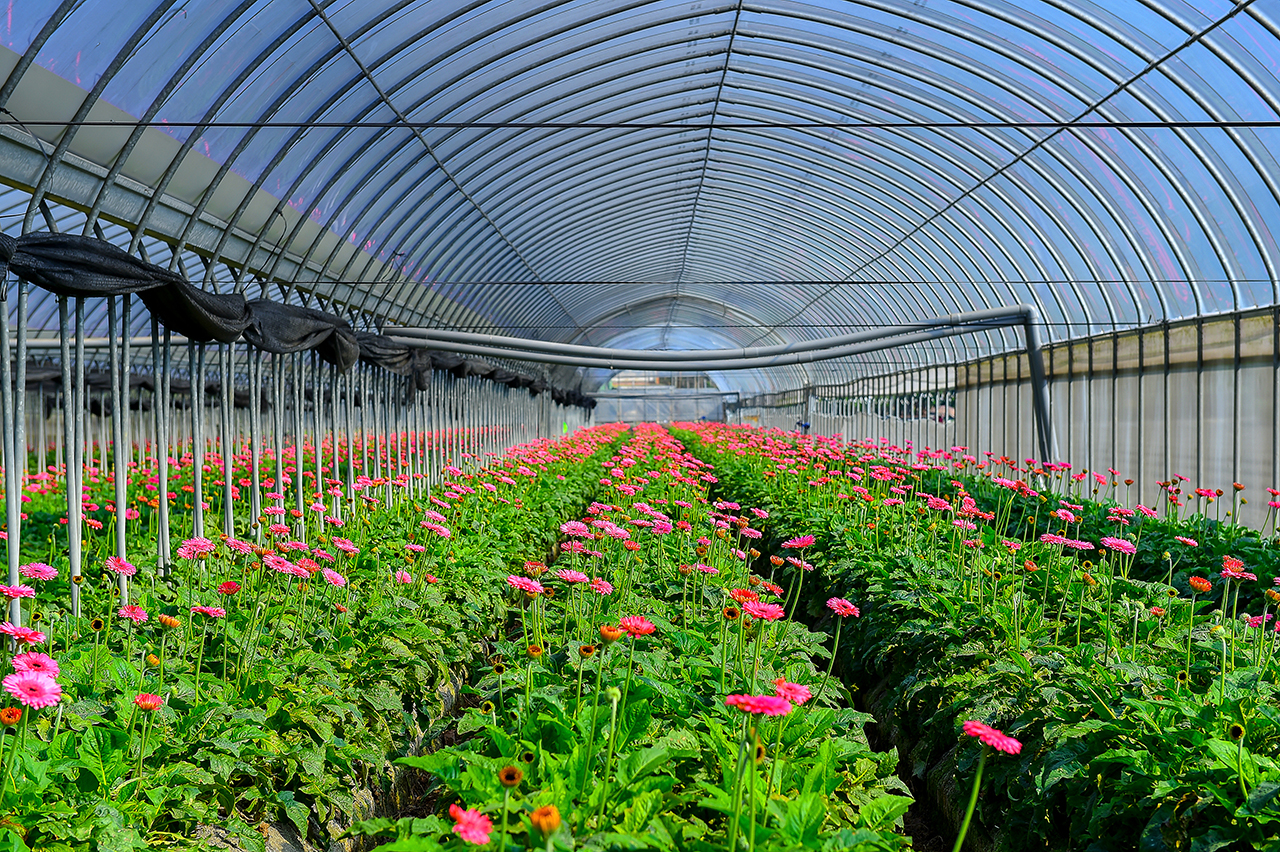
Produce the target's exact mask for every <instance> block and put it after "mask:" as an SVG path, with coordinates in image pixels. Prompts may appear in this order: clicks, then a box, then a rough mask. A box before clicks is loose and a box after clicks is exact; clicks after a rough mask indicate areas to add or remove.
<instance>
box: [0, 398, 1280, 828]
mask: <svg viewBox="0 0 1280 852" xmlns="http://www.w3.org/2000/svg"><path fill="white" fill-rule="evenodd" d="M379 446H380V447H381V448H382V450H383V452H384V453H385V455H384V456H383V462H384V463H386V464H388V465H390V464H391V458H392V455H391V453H390V452H389V451H387V449H386V445H385V444H380V445H379ZM320 451H321V453H322V454H323V455H322V458H321V459H320V467H321V468H323V467H324V466H325V464H326V463H327V464H328V465H329V466H331V467H333V468H334V469H336V466H337V464H339V463H345V462H346V460H345V459H342V458H340V457H337V458H335V457H333V455H332V454H331V452H330V449H329V448H327V447H321V448H320ZM314 452H315V450H314V448H309V447H308V448H306V449H305V450H304V453H303V457H302V458H299V459H294V458H286V459H284V460H282V461H283V462H285V464H284V465H282V469H284V470H288V469H289V467H290V466H292V465H291V463H293V462H298V464H297V467H299V468H303V469H315V468H316V459H315V458H314ZM359 452H360V456H359V458H358V459H353V460H352V463H353V464H355V465H357V466H361V465H365V464H368V458H369V456H368V455H367V454H366V453H365V451H364V449H363V448H359ZM308 454H311V455H312V458H311V459H310V461H309V462H308V460H307V458H306V456H307V455H308ZM173 462H174V464H173V465H171V468H170V470H171V475H172V477H173V478H172V479H171V482H170V484H169V488H170V489H172V490H173V493H174V494H175V495H176V494H180V493H182V492H183V491H184V487H185V489H191V490H190V491H188V492H187V493H189V494H190V495H191V498H190V499H192V502H193V503H194V489H193V488H192V479H191V474H192V471H191V463H190V459H186V460H182V459H176V460H173ZM212 462H213V464H215V465H216V463H217V460H216V459H214V460H212ZM264 462H265V464H266V466H267V469H268V470H269V469H270V467H271V466H272V465H274V464H275V460H274V459H270V458H268V459H266V460H264ZM249 464H250V461H249V457H248V456H247V455H239V456H237V457H236V458H235V464H234V468H235V470H236V473H237V475H238V476H240V477H246V476H247V475H248V473H249V471H248V466H249ZM153 466H154V461H153V460H152V461H151V462H150V463H148V462H147V461H146V460H144V462H143V463H142V464H141V465H140V466H138V467H137V468H136V469H135V470H134V471H133V476H132V479H131V482H130V484H129V486H128V497H129V500H130V506H131V507H136V512H131V513H130V514H131V516H133V515H136V517H132V519H131V520H130V522H129V523H130V527H129V528H128V529H127V530H126V533H127V538H128V543H129V552H130V553H134V552H136V553H152V552H154V549H155V544H154V542H155V535H156V525H155V517H154V515H153V511H152V502H153V501H152V498H151V496H150V495H151V493H152V492H151V490H150V489H149V488H148V486H151V487H152V488H154V487H157V482H156V479H155V474H154V472H153V471H152V470H151V467H153ZM211 469H216V467H213V466H212V465H211ZM389 469H392V468H389ZM446 476H447V479H446V481H444V482H440V483H437V484H436V486H435V487H434V488H433V489H432V490H431V491H430V493H429V494H428V493H427V492H426V489H425V488H422V487H421V486H422V483H421V482H415V481H414V479H413V478H412V477H410V476H407V475H402V476H399V477H396V478H393V479H390V480H388V481H380V480H372V479H369V478H367V477H361V478H360V479H359V480H357V486H358V487H357V489H356V491H355V497H354V499H349V498H348V495H346V494H345V493H344V491H343V489H341V488H333V489H330V490H329V491H327V492H323V491H319V490H317V491H316V492H314V494H313V499H314V501H315V502H314V503H313V504H312V507H311V509H310V510H309V512H307V513H292V512H290V511H288V510H286V509H284V508H283V506H284V498H283V496H282V495H281V493H280V492H276V491H270V490H269V489H272V488H274V487H277V486H276V485H275V483H273V482H271V481H270V480H267V481H266V482H265V485H264V491H267V493H265V494H264V495H263V496H264V498H265V499H266V501H267V504H268V509H267V510H266V512H265V514H264V516H263V517H262V518H261V519H252V518H247V517H240V513H241V512H242V511H243V510H242V508H241V506H240V505H239V504H237V506H236V507H235V509H236V512H237V521H238V522H239V523H240V524H241V525H243V528H245V529H250V524H251V523H253V522H254V521H255V520H256V521H257V522H258V523H259V526H260V528H261V529H262V536H263V537H262V540H261V541H258V542H254V543H252V544H250V543H243V542H241V541H238V540H236V539H219V540H209V539H201V538H196V539H190V540H187V541H185V542H183V543H182V544H181V546H180V547H179V548H178V550H177V553H176V557H177V558H176V560H175V566H174V570H173V571H172V572H170V573H168V574H167V575H165V576H161V574H160V572H158V571H157V570H156V567H155V565H154V557H152V558H151V559H141V558H139V559H136V560H133V562H136V564H131V563H130V561H127V560H119V559H116V558H115V557H109V556H108V555H107V547H108V543H109V542H110V541H112V536H113V534H114V531H113V530H112V529H111V526H110V516H109V515H108V514H107V509H106V503H107V502H108V494H109V493H113V490H114V485H113V483H110V482H109V481H108V477H106V476H101V475H96V471H94V470H92V469H91V470H89V471H86V484H87V486H88V488H87V490H86V496H85V498H84V500H85V519H84V524H85V530H84V532H85V534H86V544H87V547H86V552H87V553H88V554H90V555H89V556H88V557H87V560H86V565H85V571H84V578H83V580H82V582H79V583H77V584H75V586H76V590H77V591H78V594H79V597H80V605H81V614H80V616H79V617H78V618H77V617H74V616H73V615H72V614H71V609H70V607H69V600H70V597H71V591H72V585H73V584H72V583H71V582H70V579H69V578H70V571H69V570H68V565H67V557H66V551H65V546H64V542H63V541H62V536H63V533H62V531H61V529H60V527H61V524H60V523H59V520H60V518H59V514H58V509H57V507H58V506H59V505H65V491H64V490H63V488H64V485H63V480H62V478H61V476H60V471H57V470H53V471H50V472H49V473H47V474H43V475H39V476H37V477H33V478H32V480H31V482H30V483H29V484H28V487H27V494H28V496H29V498H30V499H29V500H28V501H27V502H26V503H24V507H25V509H26V511H27V514H28V523H26V524H25V525H24V540H23V542H22V547H23V550H22V556H23V565H24V569H23V576H24V585H20V586H16V587H6V592H5V593H6V594H7V595H8V597H9V598H10V601H11V604H10V605H11V607H16V608H17V609H18V610H19V611H20V614H21V623H22V624H23V625H26V626H25V627H16V626H14V624H13V623H10V624H9V626H7V627H6V628H4V630H5V631H6V632H7V633H9V634H10V635H11V636H12V637H13V640H14V654H13V655H12V663H11V666H10V667H11V668H12V669H13V670H14V671H13V673H12V674H11V675H9V677H8V678H7V679H6V681H5V683H4V686H5V689H6V695H7V697H8V704H9V705H10V706H9V707H8V709H5V710H3V711H0V722H3V740H2V741H0V749H2V757H0V759H2V761H3V789H2V790H0V809H2V810H3V818H0V844H3V848H6V849H17V850H21V849H54V850H57V849H67V850H70V849H104V850H107V849H141V848H151V847H156V846H161V847H163V846H171V847H182V846H189V845H197V846H198V845H201V844H202V843H203V841H201V840H199V839H197V838H198V837H200V836H204V835H207V834H208V833H209V832H210V831H213V832H214V833H217V834H220V835H222V836H226V837H229V838H231V839H233V840H234V842H235V843H236V844H237V845H238V846H240V847H241V848H244V849H264V848H266V846H267V841H266V840H265V839H264V829H265V828H266V826H267V825H268V824H270V823H276V824H281V823H283V824H291V825H292V826H294V827H295V828H296V831H297V833H298V835H299V836H300V837H301V838H303V839H304V840H306V841H307V842H310V843H311V844H313V845H318V846H324V845H327V844H332V843H335V842H336V843H341V844H345V845H346V846H347V847H348V848H350V847H353V846H358V847H363V848H381V849H384V850H434V849H461V848H471V847H473V846H483V847H484V848H496V849H500V850H505V849H508V848H509V849H512V850H517V849H575V848H577V849H600V850H604V849H654V850H721V849H734V850H738V849H742V850H757V849H758V850H802V849H803V850H808V849H814V850H903V849H907V848H909V847H910V845H911V840H910V839H909V838H908V836H907V835H908V830H909V832H910V833H911V834H913V835H914V836H915V838H916V841H917V843H918V845H919V848H929V849H933V848H941V847H942V846H946V847H950V845H951V844H952V843H953V842H954V841H955V840H956V838H957V836H958V835H964V836H965V844H966V847H967V848H971V849H1007V850H1020V849H1055V850H1057V849H1082V850H1084V849H1096V850H1122V849H1144V850H1215V849H1228V850H1251V849H1271V848H1280V810H1278V805H1277V801H1278V795H1280V770H1278V769H1277V763H1276V761H1277V749H1278V748H1280V711H1277V710H1276V703H1275V694H1276V692H1277V688H1276V683H1277V680H1276V675H1277V667H1278V666H1280V663H1277V660H1276V637H1277V632H1276V630H1275V626H1274V625H1275V621H1274V619H1272V618H1271V616H1272V614H1273V613H1274V612H1275V611H1276V609H1277V606H1276V602H1277V600H1280V590H1278V589H1280V587H1278V586H1277V585H1276V584H1275V582H1274V581H1275V578H1276V575H1277V570H1278V568H1280V560H1278V559H1277V558H1276V553H1275V549H1274V542H1273V541H1272V540H1270V539H1269V538H1267V537H1265V536H1263V535H1262V534H1259V533H1257V532H1253V531H1249V530H1245V529H1242V528H1240V527H1237V526H1233V525H1231V524H1229V523H1224V522H1222V520H1221V517H1220V516H1219V515H1218V513H1217V509H1218V508H1219V507H1221V506H1223V505H1224V503H1226V502H1227V501H1230V500H1231V498H1232V496H1234V497H1235V498H1236V499H1237V500H1238V499H1243V493H1242V492H1239V491H1236V492H1234V493H1233V494H1228V495H1226V496H1225V498H1223V500H1219V499H1218V495H1216V494H1212V492H1205V493H1203V494H1201V495H1200V496H1198V497H1192V498H1191V500H1190V502H1188V500H1185V499H1182V497H1181V493H1180V492H1177V491H1175V489H1176V487H1177V486H1176V485H1172V484H1171V485H1170V486H1169V487H1168V495H1167V496H1168V497H1170V498H1173V499H1171V500H1168V499H1167V500H1166V501H1165V503H1164V504H1162V507H1161V510H1160V511H1159V512H1156V511H1154V510H1152V509H1149V508H1147V507H1141V506H1136V505H1132V506H1130V505H1127V503H1128V501H1126V500H1125V499H1124V486H1122V485H1120V484H1119V483H1118V482H1116V481H1115V480H1114V478H1113V476H1114V475H1113V476H1109V477H1106V478H1102V479H1101V481H1099V480H1097V479H1094V478H1092V476H1091V475H1090V476H1088V477H1081V476H1080V475H1079V474H1076V475H1075V476H1072V475H1070V473H1069V472H1068V471H1066V470H1062V469H1050V470H1048V471H1043V470H1041V471H1037V470H1034V469H1031V470H1028V469H1022V468H1019V467H1018V466H1016V465H1015V464H1013V463H1012V462H1010V461H1009V460H1005V459H988V460H984V461H983V462H981V463H979V462H978V461H977V460H976V459H974V458H972V457H969V456H964V455H963V451H962V450H955V451H949V452H942V453H933V452H919V453H916V452H911V451H909V450H904V449H899V448H893V447H889V446H887V445H886V444H883V443H882V444H844V443H841V442H839V441H837V440H832V439H826V438H811V437H807V436H800V435H796V434H793V433H782V432H776V431H775V432H764V431H759V430H752V429H747V428H741V427H727V426H723V425H717V424H706V423H699V424H678V425H677V427H676V428H673V429H672V430H670V431H668V430H666V429H663V428H661V427H657V426H641V427H637V428H635V429H633V430H630V431H628V430H625V429H623V428H622V427H618V426H607V427H596V428H593V429H588V430H583V431H582V432H579V433H577V434H575V435H573V436H570V437H568V438H565V439H564V440H562V441H559V442H554V443H553V442H539V443H537V444H532V445H527V446H521V447H517V448H514V449H513V450H512V451H511V452H510V453H509V454H508V456H506V457H505V458H502V459H497V458H491V459H490V460H489V461H488V464H487V465H485V466H482V465H481V464H480V463H479V460H478V459H470V460H468V466H467V469H465V470H464V469H460V468H454V467H449V468H446ZM95 480H96V481H95ZM247 482H248V480H244V481H242V482H241V485H242V487H243V486H246V485H247ZM219 484H220V483H219ZM1057 492H1061V493H1057ZM210 493H212V492H210ZM1210 494H1212V496H1213V497H1214V501H1213V502H1208V501H1209V495H1210ZM1086 498H1087V499H1086ZM1182 504H1186V505H1182ZM296 514H300V515H301V516H300V517H299V516H295V515H296ZM98 518H101V519H103V520H104V521H105V527H102V526H101V525H99V524H98V523H97V519H98ZM181 522H182V518H181V517H179V518H177V519H175V524H177V523H181ZM63 523H65V521H63ZM121 576H125V577H127V578H128V579H129V582H128V583H122V582H121V581H120V578H121ZM122 593H123V594H125V595H127V597H128V599H127V601H126V600H124V599H122V597H121V595H122ZM11 611H12V610H11ZM14 614H17V613H14ZM14 621H15V622H16V621H17V619H14ZM864 726H866V728H867V730H869V731H870V732H871V733H872V740H871V741H870V742H869V741H868V738H867V736H866V735H865V734H864ZM393 766H394V767H396V770H395V771H396V772H399V773H400V774H401V775H404V774H405V773H408V774H409V775H410V776H411V778H412V781H413V783H412V784H411V785H410V787H409V788H408V789H410V790H411V791H412V795H411V796H409V797H405V796H403V795H401V796H399V797H394V796H392V795H391V792H392V790H391V788H392V781H391V779H392V777H393V774H394V773H393V771H392V767H393ZM356 791H369V794H370V795H372V805H371V803H370V802H369V801H368V800H367V799H368V796H365V799H366V801H364V803H363V804H362V805H358V804H357V801H356ZM400 792H401V793H403V790H401V791H400ZM371 806H372V807H373V808H374V810H375V811H376V812H378V813H379V814H381V815H379V816H375V817H373V818H366V817H368V811H369V809H370V807H371Z"/></svg>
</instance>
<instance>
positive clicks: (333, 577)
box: [320, 568, 347, 588]
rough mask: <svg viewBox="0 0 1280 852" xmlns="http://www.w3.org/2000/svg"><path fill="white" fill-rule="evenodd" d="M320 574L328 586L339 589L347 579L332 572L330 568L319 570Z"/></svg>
mask: <svg viewBox="0 0 1280 852" xmlns="http://www.w3.org/2000/svg"><path fill="white" fill-rule="evenodd" d="M320 573H321V574H323V575H324V578H325V579H326V580H328V581H329V585H331V586H338V587H339V588H341V587H342V586H345V585H346V584H347V578H346V577H344V576H342V575H341V574H339V573H338V572H337V571H334V570H333V569H332V568H321V569H320Z"/></svg>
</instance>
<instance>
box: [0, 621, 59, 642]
mask: <svg viewBox="0 0 1280 852" xmlns="http://www.w3.org/2000/svg"><path fill="white" fill-rule="evenodd" d="M0 633H3V634H4V635H5V636H12V637H13V641H15V642H17V643H19V644H22V645H39V644H42V643H43V642H44V641H45V639H47V638H48V637H47V636H45V635H44V634H43V633H41V632H40V631H39V630H32V629H31V628H30V627H19V626H18V625H16V624H12V623H10V622H8V621H5V622H0Z"/></svg>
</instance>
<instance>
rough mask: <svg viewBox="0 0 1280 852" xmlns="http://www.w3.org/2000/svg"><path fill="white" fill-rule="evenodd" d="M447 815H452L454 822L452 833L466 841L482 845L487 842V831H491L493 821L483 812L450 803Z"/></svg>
mask: <svg viewBox="0 0 1280 852" xmlns="http://www.w3.org/2000/svg"><path fill="white" fill-rule="evenodd" d="M449 816H451V817H453V820H454V823H455V825H454V826H453V833H454V834H456V835H458V836H459V837H461V838H462V839H463V840H465V841H466V842H467V843H474V844H476V845H477V846H483V845H485V844H486V843H488V842H489V833H490V832H491V831H493V823H492V822H490V821H489V818H488V817H487V816H485V815H484V814H482V813H480V812H479V811H477V810H473V809H471V808H461V807H459V806H458V805H450V806H449Z"/></svg>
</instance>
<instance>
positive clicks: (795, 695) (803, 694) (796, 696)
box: [773, 677, 813, 706]
mask: <svg viewBox="0 0 1280 852" xmlns="http://www.w3.org/2000/svg"><path fill="white" fill-rule="evenodd" d="M773 686H774V690H773V691H774V692H775V693H776V694H777V696H778V697H779V698H785V699H787V700H788V701H790V702H792V703H794V704H796V705H797V706H798V705H801V704H803V703H805V702H806V701H808V700H809V699H810V698H812V697H813V693H812V692H810V691H809V687H807V686H803V685H801V684H798V683H788V682H787V679H786V678H782V677H780V678H778V679H777V680H775V681H774V682H773Z"/></svg>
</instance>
